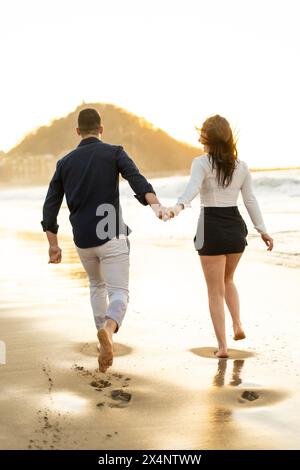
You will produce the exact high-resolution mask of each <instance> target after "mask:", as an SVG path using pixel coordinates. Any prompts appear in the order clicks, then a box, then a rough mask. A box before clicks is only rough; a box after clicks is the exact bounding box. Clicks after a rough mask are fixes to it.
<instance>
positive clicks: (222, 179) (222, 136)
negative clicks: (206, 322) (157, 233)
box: [169, 115, 273, 358]
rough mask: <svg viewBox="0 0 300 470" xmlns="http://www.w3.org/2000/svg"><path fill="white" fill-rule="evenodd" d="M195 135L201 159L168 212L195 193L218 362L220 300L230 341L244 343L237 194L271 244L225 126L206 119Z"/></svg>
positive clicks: (242, 234) (243, 229)
mask: <svg viewBox="0 0 300 470" xmlns="http://www.w3.org/2000/svg"><path fill="white" fill-rule="evenodd" d="M199 131H200V138H199V142H201V143H202V144H203V145H204V151H205V152H206V153H205V155H203V156H201V157H198V158H195V159H194V161H193V163H192V168H191V177H190V180H189V182H188V185H187V187H186V189H185V191H184V193H183V194H182V195H181V196H180V197H179V199H178V201H177V205H176V206H175V207H173V208H170V209H169V216H170V217H174V215H178V213H179V212H180V211H181V210H182V209H184V208H185V207H187V206H189V205H190V202H191V201H192V200H193V199H194V198H195V196H196V195H197V194H198V193H199V192H200V197H201V204H202V207H201V213H200V217H199V222H198V228H197V234H196V236H195V238H194V243H195V248H196V250H197V251H198V253H199V255H200V261H201V265H202V269H203V272H204V276H205V280H206V284H207V291H208V299H209V310H210V314H211V318H212V322H213V326H214V330H215V333H216V337H217V340H218V350H217V351H216V352H215V354H216V356H217V357H221V358H227V357H228V352H227V343H226V335H225V315H224V300H225V302H226V304H227V307H228V309H229V312H230V314H231V317H232V321H233V331H234V339H235V340H241V339H244V338H245V337H246V336H245V333H244V330H243V328H242V324H241V319H240V305H239V296H238V292H237V289H236V286H235V284H234V282H233V275H234V272H235V269H236V267H237V265H238V263H239V261H240V259H241V256H242V254H243V252H244V250H245V247H246V245H247V241H246V236H247V234H248V230H247V226H246V224H245V222H244V220H243V218H242V217H241V215H240V213H239V210H238V208H237V198H238V195H239V192H240V191H241V193H242V197H243V201H244V204H245V206H246V208H247V211H248V213H249V215H250V218H251V220H252V222H253V225H254V227H255V229H256V230H257V231H258V232H259V233H260V234H261V238H262V240H263V241H264V242H265V244H266V245H267V247H268V251H271V250H272V248H273V240H272V238H271V237H270V236H269V235H268V234H267V230H266V227H265V224H264V221H263V218H262V215H261V212H260V209H259V206H258V203H257V200H256V198H255V196H254V194H253V189H252V180H251V175H250V172H249V170H248V167H247V165H246V163H245V162H243V161H242V160H239V159H238V158H237V149H236V144H235V141H234V138H233V134H232V130H231V128H230V125H229V123H228V121H227V120H226V119H225V118H223V117H221V116H219V115H216V116H212V117H210V118H208V119H207V120H206V121H205V122H204V124H203V126H202V128H201V129H200V130H199Z"/></svg>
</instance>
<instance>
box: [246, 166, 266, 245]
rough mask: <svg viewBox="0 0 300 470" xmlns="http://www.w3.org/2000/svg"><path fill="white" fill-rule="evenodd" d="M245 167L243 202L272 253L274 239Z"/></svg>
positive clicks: (249, 174)
mask: <svg viewBox="0 0 300 470" xmlns="http://www.w3.org/2000/svg"><path fill="white" fill-rule="evenodd" d="M245 166H246V176H245V179H244V182H243V185H242V187H241V193H242V197H243V201H244V204H245V206H246V209H247V211H248V214H249V216H250V218H251V220H252V223H253V225H254V228H255V229H256V230H257V231H258V232H259V233H260V235H261V238H262V240H263V241H264V243H265V244H266V245H267V247H268V251H271V250H272V249H273V238H271V237H270V235H268V233H267V229H266V226H265V224H264V220H263V216H262V213H261V211H260V208H259V205H258V202H257V199H256V197H255V195H254V192H253V185H252V176H251V173H250V171H249V169H248V167H247V165H246V164H245Z"/></svg>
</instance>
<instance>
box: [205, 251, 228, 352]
mask: <svg viewBox="0 0 300 470" xmlns="http://www.w3.org/2000/svg"><path fill="white" fill-rule="evenodd" d="M200 260H201V265H202V269H203V273H204V277H205V280H206V285H207V292H208V302H209V310H210V315H211V319H212V322H213V325H214V329H215V333H216V337H217V340H218V351H217V353H216V355H217V356H218V357H227V356H228V353H227V344H226V334H225V313H224V299H225V283H224V277H225V264H226V256H225V255H220V256H200Z"/></svg>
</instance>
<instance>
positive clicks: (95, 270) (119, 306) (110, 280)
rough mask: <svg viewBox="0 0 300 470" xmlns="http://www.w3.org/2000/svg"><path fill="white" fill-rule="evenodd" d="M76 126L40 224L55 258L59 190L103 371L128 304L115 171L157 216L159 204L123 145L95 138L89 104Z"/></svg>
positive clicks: (95, 117) (98, 130)
mask: <svg viewBox="0 0 300 470" xmlns="http://www.w3.org/2000/svg"><path fill="white" fill-rule="evenodd" d="M76 131H77V134H78V135H79V136H81V139H82V140H81V142H80V143H79V145H78V147H76V148H75V149H74V150H72V151H71V152H70V153H68V154H67V155H66V156H65V157H63V158H62V159H60V160H59V161H58V162H57V166H56V171H55V173H54V175H53V177H52V180H51V182H50V185H49V189H48V193H47V196H46V200H45V203H44V207H43V220H42V222H41V223H42V227H43V230H44V232H46V235H47V238H48V241H49V263H60V262H61V256H62V253H61V249H60V248H59V245H58V240H57V231H58V225H57V215H58V212H59V210H60V207H61V204H62V200H63V197H64V195H65V196H66V202H67V205H68V208H69V211H70V222H71V224H72V228H73V235H74V242H75V245H76V249H77V252H78V254H79V257H80V260H81V262H82V265H83V267H84V269H85V271H86V273H87V275H88V277H89V283H90V298H91V305H92V310H93V314H94V319H95V324H96V328H97V336H98V339H99V343H100V354H99V358H98V360H99V369H100V371H101V372H105V371H106V370H107V369H108V367H110V366H111V365H112V363H113V334H114V333H116V332H117V331H118V329H119V328H120V326H121V324H122V321H123V318H124V315H125V313H126V309H127V304H128V281H129V241H128V238H127V237H128V235H129V233H130V229H129V227H127V225H126V224H125V223H124V221H123V218H122V210H121V206H120V202H119V175H120V174H121V175H122V176H123V178H125V179H126V180H127V181H128V183H129V184H130V186H131V188H132V189H133V191H134V192H135V197H136V199H137V200H138V201H139V202H140V203H141V204H143V205H144V206H146V205H148V204H149V205H150V206H151V207H152V209H153V210H154V212H155V215H156V216H157V217H159V218H163V216H164V214H165V208H163V207H162V206H161V205H160V202H159V200H158V199H157V197H156V195H155V192H154V190H153V187H152V186H151V184H150V183H149V182H148V181H147V180H146V179H145V178H144V176H142V175H141V174H140V172H139V170H138V168H137V166H136V165H135V163H134V162H133V161H132V160H131V158H130V157H129V156H128V155H127V153H126V152H125V151H124V150H123V148H122V147H121V146H116V145H110V144H107V143H104V142H102V141H101V140H100V136H101V134H102V132H103V127H102V125H101V118H100V115H99V114H98V112H97V111H96V110H95V109H83V110H82V111H80V113H79V116H78V127H77V129H76ZM107 297H108V302H107Z"/></svg>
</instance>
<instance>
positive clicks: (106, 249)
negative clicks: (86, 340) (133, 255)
mask: <svg viewBox="0 0 300 470" xmlns="http://www.w3.org/2000/svg"><path fill="white" fill-rule="evenodd" d="M101 252H102V253H101V255H102V256H101V266H102V272H103V277H104V280H105V284H106V288H107V293H108V298H109V304H108V308H107V311H106V316H105V324H104V326H103V327H101V328H100V329H99V330H98V339H99V342H100V345H101V351H100V355H99V369H100V371H101V372H105V371H106V369H108V367H110V366H111V365H112V362H113V340H112V337H113V333H116V332H117V331H118V329H119V328H120V326H121V324H122V321H123V319H124V316H125V313H126V310H127V304H128V294H129V290H128V285H129V246H128V244H127V241H126V239H124V238H121V239H113V240H110V241H109V242H107V243H105V245H103V246H102V247H101Z"/></svg>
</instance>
